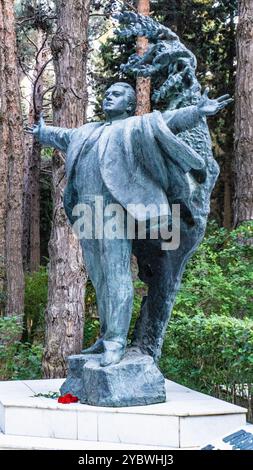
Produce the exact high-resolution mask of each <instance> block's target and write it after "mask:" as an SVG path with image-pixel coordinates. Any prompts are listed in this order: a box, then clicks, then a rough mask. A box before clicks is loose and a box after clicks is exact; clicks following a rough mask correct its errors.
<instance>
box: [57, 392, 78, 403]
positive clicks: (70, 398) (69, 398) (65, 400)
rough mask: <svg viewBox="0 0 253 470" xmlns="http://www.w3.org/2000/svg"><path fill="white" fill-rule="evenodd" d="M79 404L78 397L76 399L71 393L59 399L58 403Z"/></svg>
mask: <svg viewBox="0 0 253 470" xmlns="http://www.w3.org/2000/svg"><path fill="white" fill-rule="evenodd" d="M77 402H78V397H75V396H74V395H72V394H71V393H67V394H66V395H63V396H61V397H59V398H58V403H63V404H64V405H66V404H68V403H77Z"/></svg>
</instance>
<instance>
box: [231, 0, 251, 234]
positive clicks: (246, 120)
mask: <svg viewBox="0 0 253 470" xmlns="http://www.w3.org/2000/svg"><path fill="white" fill-rule="evenodd" d="M252 18H253V2H252V0H240V1H239V21H238V27H237V78H236V112H235V217H234V223H235V225H238V224H239V223H241V222H243V221H246V220H252V219H253V198H252V194H253V138H252V137H253V23H252Z"/></svg>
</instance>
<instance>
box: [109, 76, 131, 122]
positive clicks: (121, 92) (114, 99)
mask: <svg viewBox="0 0 253 470" xmlns="http://www.w3.org/2000/svg"><path fill="white" fill-rule="evenodd" d="M135 108H136V94H135V91H134V89H133V87H132V86H131V85H128V83H124V82H118V83H115V84H114V85H112V86H110V88H108V90H107V91H106V92H105V96H104V101H103V110H104V113H105V114H106V116H107V117H108V118H117V116H124V115H125V117H127V116H133V115H134V113H135Z"/></svg>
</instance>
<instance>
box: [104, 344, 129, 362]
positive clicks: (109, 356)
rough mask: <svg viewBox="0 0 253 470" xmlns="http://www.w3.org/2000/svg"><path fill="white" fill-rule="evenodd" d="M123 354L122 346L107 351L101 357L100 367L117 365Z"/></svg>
mask: <svg viewBox="0 0 253 470" xmlns="http://www.w3.org/2000/svg"><path fill="white" fill-rule="evenodd" d="M124 354H125V348H124V347H123V346H121V347H119V348H117V349H113V350H107V351H105V353H104V354H103V356H102V359H101V362H100V365H101V367H106V366H112V365H115V364H118V363H119V362H120V361H121V359H123V357H124Z"/></svg>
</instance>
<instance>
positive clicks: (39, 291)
mask: <svg viewBox="0 0 253 470" xmlns="http://www.w3.org/2000/svg"><path fill="white" fill-rule="evenodd" d="M47 292H48V273H47V269H46V268H45V267H42V266H41V267H40V269H39V271H38V272H34V273H31V274H26V276H25V314H24V331H23V337H22V339H23V341H25V342H30V343H32V342H33V341H34V340H36V341H40V342H42V343H43V342H44V334H45V333H44V332H45V309H46V306H47Z"/></svg>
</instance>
